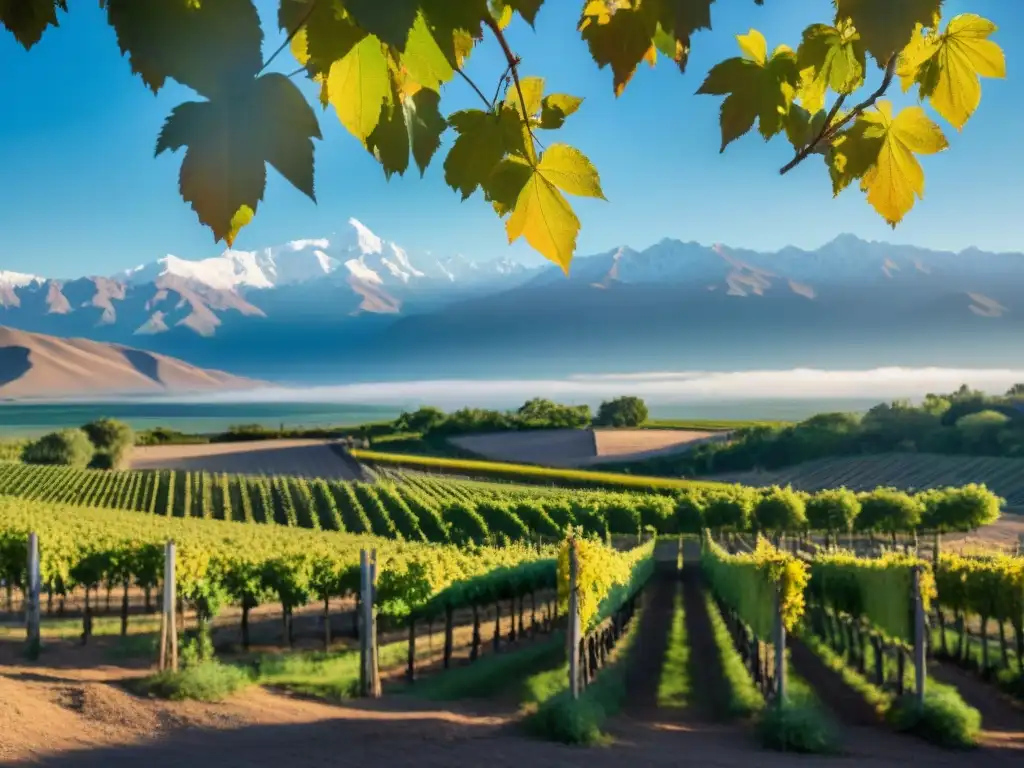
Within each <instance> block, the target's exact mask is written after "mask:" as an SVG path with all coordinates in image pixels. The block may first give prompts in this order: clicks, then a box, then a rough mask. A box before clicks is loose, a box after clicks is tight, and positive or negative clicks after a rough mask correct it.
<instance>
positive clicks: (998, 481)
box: [707, 453, 1024, 507]
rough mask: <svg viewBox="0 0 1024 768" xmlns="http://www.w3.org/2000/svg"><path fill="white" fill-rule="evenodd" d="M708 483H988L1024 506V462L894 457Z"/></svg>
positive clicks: (854, 486)
mask: <svg viewBox="0 0 1024 768" xmlns="http://www.w3.org/2000/svg"><path fill="white" fill-rule="evenodd" d="M707 479H709V480H719V481H721V482H724V483H742V484H744V485H754V486H765V485H792V486H793V487H794V488H798V489H800V490H805V491H819V490H821V489H823V488H838V487H840V486H846V487H847V488H850V489H851V490H856V491H867V490H871V489H873V488H877V487H878V486H880V485H881V486H892V487H894V488H900V489H902V490H922V489H925V488H944V487H947V486H959V485H965V484H967V483H984V484H985V485H987V486H988V487H989V489H990V490H991V491H993V492H994V493H997V494H999V495H1000V496H1002V497H1003V498H1004V499H1006V502H1007V505H1008V506H1010V507H1024V460H1022V459H1004V458H990V457H973V456H941V455H933V454H920V453H892V454H879V455H876V456H857V457H850V458H831V459H820V460H818V461H808V462H805V463H803V464H798V465H796V466H793V467H786V468H785V469H781V470H778V471H776V472H731V473H723V474H717V475H713V476H711V477H709V478H707Z"/></svg>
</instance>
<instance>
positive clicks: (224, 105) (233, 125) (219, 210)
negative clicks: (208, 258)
mask: <svg viewBox="0 0 1024 768" xmlns="http://www.w3.org/2000/svg"><path fill="white" fill-rule="evenodd" d="M314 138H315V139H319V138H321V135H320V128H319V126H318V125H317V120H316V115H315V114H314V113H313V110H312V109H310V107H309V104H308V103H307V102H306V100H305V98H304V97H303V96H302V93H301V92H300V91H299V89H298V88H297V87H296V86H295V84H294V83H293V82H292V81H291V80H289V79H288V78H287V77H285V76H284V75H280V74H276V73H273V74H268V75H263V76H262V77H259V78H257V79H254V80H251V81H249V82H248V83H247V84H245V86H244V87H238V88H236V89H235V90H233V91H232V92H231V93H229V94H226V95H225V96H223V97H221V98H218V99H211V100H210V101H201V102H196V101H189V102H185V103H184V104H179V105H178V106H177V107H175V108H174V109H173V110H171V114H170V115H169V116H168V118H167V120H166V122H165V123H164V125H163V128H162V129H161V131H160V136H159V138H158V139H157V144H156V154H157V155H160V154H161V153H163V152H164V151H167V150H170V151H172V152H173V151H176V150H178V149H180V148H182V147H186V148H187V149H186V152H185V157H184V159H183V160H182V163H181V172H180V174H179V187H180V190H181V196H182V198H183V199H184V200H185V201H186V202H188V203H191V204H192V209H193V210H194V211H195V212H196V214H197V215H198V216H199V220H200V221H201V222H202V223H203V224H206V225H207V226H209V227H210V228H211V229H212V230H213V235H214V239H215V240H218V241H219V240H222V239H223V240H226V241H227V244H228V245H229V246H230V245H232V243H233V242H234V239H235V236H236V235H237V234H238V229H239V228H240V227H241V226H244V224H246V223H248V221H249V220H251V218H252V215H253V214H254V213H255V211H256V209H257V207H258V205H259V203H260V201H261V200H262V199H263V192H264V188H265V186H266V179H267V170H266V165H265V163H270V164H271V165H272V166H273V167H274V168H275V169H277V170H278V171H279V172H280V173H281V174H282V175H283V176H284V177H285V178H286V179H288V181H290V182H291V183H292V184H293V185H295V187H297V188H298V189H299V190H301V191H302V192H303V193H305V194H306V195H307V196H309V197H310V198H312V199H313V200H315V199H316V195H315V191H314V185H313V142H312V139H314ZM245 209H248V213H246V211H245Z"/></svg>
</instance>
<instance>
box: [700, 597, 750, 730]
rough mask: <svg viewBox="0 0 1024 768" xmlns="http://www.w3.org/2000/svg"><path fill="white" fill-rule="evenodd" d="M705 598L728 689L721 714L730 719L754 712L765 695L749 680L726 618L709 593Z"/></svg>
mask: <svg viewBox="0 0 1024 768" xmlns="http://www.w3.org/2000/svg"><path fill="white" fill-rule="evenodd" d="M704 600H705V602H706V604H707V609H708V617H709V618H710V619H711V632H712V634H713V635H714V638H715V646H716V647H717V648H718V660H719V663H720V664H721V665H722V674H723V675H724V677H725V683H726V686H727V688H728V690H727V696H726V700H727V702H728V709H727V711H726V712H723V713H720V714H722V715H725V716H727V717H730V718H738V717H750V716H751V715H755V714H757V713H758V712H761V711H762V710H764V708H765V701H764V697H763V696H762V695H761V692H760V691H759V690H758V689H757V686H756V685H755V684H754V681H753V680H752V679H751V677H750V673H749V672H747V667H746V665H745V664H744V663H743V658H742V657H741V656H740V654H739V651H737V650H736V647H735V646H734V645H733V644H732V637H731V636H730V635H729V628H728V627H727V626H726V625H725V619H723V618H722V613H721V611H719V610H718V605H717V604H716V603H715V601H714V600H713V599H712V598H711V595H710V594H706V595H705V596H704Z"/></svg>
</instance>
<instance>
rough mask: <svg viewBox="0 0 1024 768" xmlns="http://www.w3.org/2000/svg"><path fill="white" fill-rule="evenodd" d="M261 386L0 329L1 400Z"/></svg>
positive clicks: (158, 359)
mask: <svg viewBox="0 0 1024 768" xmlns="http://www.w3.org/2000/svg"><path fill="white" fill-rule="evenodd" d="M256 385H257V382H255V381H252V380H250V379H243V378H240V377H237V376H232V375H230V374H227V373H223V372H221V371H212V370H206V369H203V368H197V367H196V366H194V365H190V364H189V363H186V362H183V361H181V360H176V359H174V358H172V357H166V356H164V355H160V354H155V353H152V352H146V351H144V350H141V349H133V348H132V347H125V346H121V345H119V344H103V343H99V342H95V341H89V340H87V339H62V338H57V337H55V336H45V335H43V334H38V333H28V332H26V331H18V330H14V329H11V328H5V327H3V326H0V397H4V398H43V397H62V396H70V395H74V396H94V395H115V394H116V395H123V394H160V393H166V394H175V393H178V394H180V393H186V392H208V391H211V390H229V389H248V388H251V387H253V386H256Z"/></svg>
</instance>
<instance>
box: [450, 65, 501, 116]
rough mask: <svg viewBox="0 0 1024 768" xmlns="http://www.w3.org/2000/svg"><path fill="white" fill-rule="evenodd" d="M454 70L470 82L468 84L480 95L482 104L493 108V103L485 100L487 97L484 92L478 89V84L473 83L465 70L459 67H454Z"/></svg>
mask: <svg viewBox="0 0 1024 768" xmlns="http://www.w3.org/2000/svg"><path fill="white" fill-rule="evenodd" d="M455 71H456V72H458V73H459V76H460V77H461V78H462V79H463V80H465V81H466V82H467V83H469V84H470V86H471V87H472V88H473V90H474V91H476V95H477V96H479V97H480V101H482V102H483V103H484V104H486V105H487V108H488V109H490V110H493V109H494V104H493V103H491V102H489V101H488V100H487V97H486V96H484V92H483V91H481V90H480V86H478V85H477V84H476V83H474V82H473V80H472V79H471V78H470V76H469V75H467V74H466V73H465V72H463V71H462V70H461V69H460V68H459V67H456V68H455Z"/></svg>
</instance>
